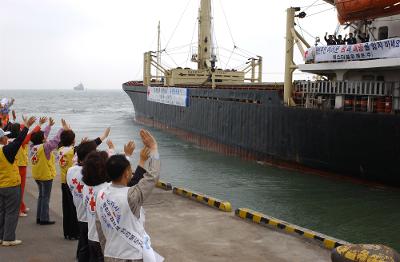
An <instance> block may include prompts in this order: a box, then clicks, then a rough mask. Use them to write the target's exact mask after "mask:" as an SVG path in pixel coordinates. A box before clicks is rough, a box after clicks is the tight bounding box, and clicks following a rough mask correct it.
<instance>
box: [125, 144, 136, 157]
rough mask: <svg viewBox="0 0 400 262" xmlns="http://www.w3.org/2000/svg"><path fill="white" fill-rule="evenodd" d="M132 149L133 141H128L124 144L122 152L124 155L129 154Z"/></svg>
mask: <svg viewBox="0 0 400 262" xmlns="http://www.w3.org/2000/svg"><path fill="white" fill-rule="evenodd" d="M134 150H135V142H133V141H129V142H128V143H127V144H126V145H124V152H125V155H126V156H131V155H132V154H133V151H134Z"/></svg>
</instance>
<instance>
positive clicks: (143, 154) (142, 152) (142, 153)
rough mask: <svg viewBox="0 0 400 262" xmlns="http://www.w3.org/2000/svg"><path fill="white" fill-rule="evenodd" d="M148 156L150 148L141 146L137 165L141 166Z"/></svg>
mask: <svg viewBox="0 0 400 262" xmlns="http://www.w3.org/2000/svg"><path fill="white" fill-rule="evenodd" d="M149 157H150V148H148V147H143V148H142V150H140V160H139V166H141V167H143V166H144V163H145V162H146V161H147V159H149Z"/></svg>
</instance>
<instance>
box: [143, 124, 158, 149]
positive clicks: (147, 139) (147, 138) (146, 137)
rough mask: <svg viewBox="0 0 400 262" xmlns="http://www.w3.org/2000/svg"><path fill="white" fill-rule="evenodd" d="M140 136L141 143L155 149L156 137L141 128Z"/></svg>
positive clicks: (156, 146)
mask: <svg viewBox="0 0 400 262" xmlns="http://www.w3.org/2000/svg"><path fill="white" fill-rule="evenodd" d="M140 137H141V138H142V141H143V144H144V145H145V146H146V147H148V148H149V149H150V150H151V151H154V150H157V148H158V145H157V141H156V139H155V138H154V137H153V136H152V135H151V134H150V132H149V131H147V130H145V129H142V130H140Z"/></svg>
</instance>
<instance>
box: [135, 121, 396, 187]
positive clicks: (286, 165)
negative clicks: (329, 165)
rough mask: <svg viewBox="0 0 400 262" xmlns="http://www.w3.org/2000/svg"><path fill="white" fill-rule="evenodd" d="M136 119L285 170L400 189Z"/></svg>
mask: <svg viewBox="0 0 400 262" xmlns="http://www.w3.org/2000/svg"><path fill="white" fill-rule="evenodd" d="M135 121H136V122H138V123H140V124H143V125H145V126H150V127H155V128H158V129H162V130H165V131H167V132H168V133H171V134H174V135H175V136H177V137H178V138H180V139H182V140H184V141H187V142H190V143H193V144H195V145H198V146H200V147H201V148H202V149H205V150H207V151H211V152H217V153H221V154H224V155H227V156H238V157H240V158H241V159H244V160H250V161H257V162H258V163H260V164H263V165H268V166H272V167H276V168H280V169H285V170H289V171H299V172H302V173H304V174H310V175H318V176H322V177H327V178H329V179H332V180H346V181H350V182H353V183H357V184H362V185H367V186H371V187H379V188H392V189H395V190H399V188H397V187H390V186H388V185H384V184H382V183H378V182H371V181H368V180H365V179H360V178H354V177H349V176H346V175H342V174H337V173H332V172H328V171H323V170H318V169H315V168H310V167H307V166H304V165H301V164H299V163H294V162H288V161H282V160H277V159H273V158H269V157H260V156H259V155H257V154H255V153H252V152H250V151H248V150H245V149H242V148H239V147H234V146H229V145H225V144H222V143H219V142H216V141H215V140H212V139H210V138H207V137H204V136H201V135H197V134H194V133H191V132H188V131H185V130H182V129H178V128H173V127H169V126H168V125H166V124H163V123H161V122H158V121H155V120H151V119H148V118H145V117H138V116H136V117H135Z"/></svg>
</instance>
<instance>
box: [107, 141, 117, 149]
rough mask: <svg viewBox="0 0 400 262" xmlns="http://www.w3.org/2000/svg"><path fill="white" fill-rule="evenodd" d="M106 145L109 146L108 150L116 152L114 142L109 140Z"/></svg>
mask: <svg viewBox="0 0 400 262" xmlns="http://www.w3.org/2000/svg"><path fill="white" fill-rule="evenodd" d="M106 143H107V146H108V148H109V149H110V150H115V146H114V143H113V141H112V140H111V139H108V140H107V142H106Z"/></svg>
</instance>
